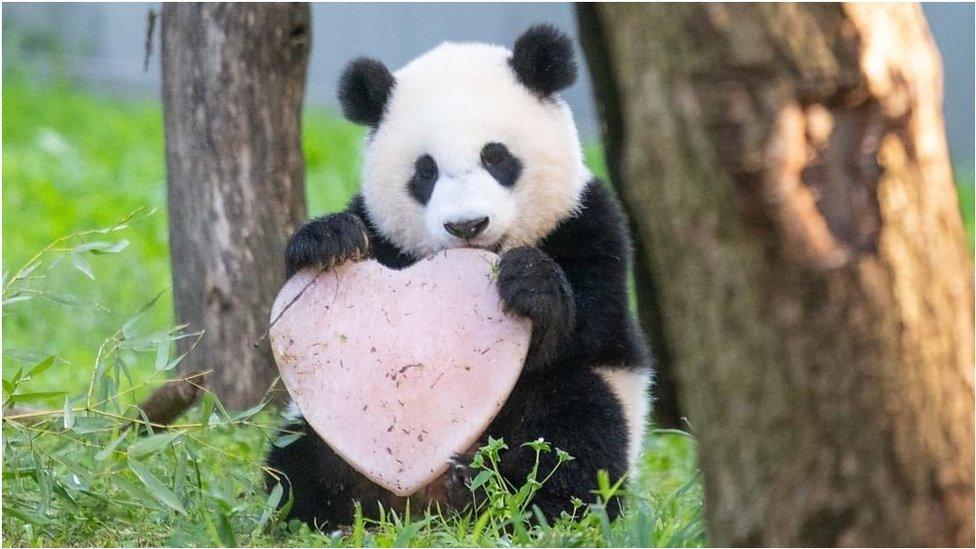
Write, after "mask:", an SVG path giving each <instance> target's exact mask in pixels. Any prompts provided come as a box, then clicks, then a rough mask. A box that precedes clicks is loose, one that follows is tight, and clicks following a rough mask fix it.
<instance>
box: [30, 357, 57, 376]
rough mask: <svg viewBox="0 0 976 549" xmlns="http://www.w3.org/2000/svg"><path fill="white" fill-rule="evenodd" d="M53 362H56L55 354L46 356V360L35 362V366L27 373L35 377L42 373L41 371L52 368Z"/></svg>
mask: <svg viewBox="0 0 976 549" xmlns="http://www.w3.org/2000/svg"><path fill="white" fill-rule="evenodd" d="M52 364H54V355H51V356H49V357H47V358H45V359H44V360H42V361H40V362H38V363H37V364H35V365H34V367H33V368H31V369H30V371H29V372H28V373H27V375H29V376H31V377H34V376H36V375H38V374H40V373H41V372H43V371H44V370H47V369H48V368H50V367H51V365H52Z"/></svg>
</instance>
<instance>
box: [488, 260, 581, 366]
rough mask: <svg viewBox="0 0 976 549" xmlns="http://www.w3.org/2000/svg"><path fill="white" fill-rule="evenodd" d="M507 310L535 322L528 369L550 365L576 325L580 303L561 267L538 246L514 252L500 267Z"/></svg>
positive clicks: (501, 291)
mask: <svg viewBox="0 0 976 549" xmlns="http://www.w3.org/2000/svg"><path fill="white" fill-rule="evenodd" d="M498 292H499V294H500V296H501V299H502V305H503V306H504V308H505V310H506V311H507V312H509V313H511V314H515V315H519V316H524V317H528V318H530V319H531V320H532V343H531V347H530V349H529V361H528V365H530V366H531V365H532V364H533V363H540V362H541V363H545V362H548V361H549V359H550V358H551V356H552V354H553V353H554V352H555V351H556V348H557V347H558V345H559V343H560V342H561V341H563V339H564V338H566V337H568V336H569V334H570V333H571V332H572V330H573V326H574V325H575V322H576V303H575V300H574V299H573V290H572V287H571V286H570V285H569V280H567V279H566V274H565V273H564V272H563V270H562V268H561V267H560V266H559V264H558V263H556V262H555V261H553V259H552V258H551V257H549V256H548V255H546V254H545V253H543V252H542V251H541V250H539V249H538V248H536V247H534V246H522V247H519V248H514V249H512V250H510V251H508V252H507V253H505V255H503V256H502V260H501V263H500V264H499V266H498Z"/></svg>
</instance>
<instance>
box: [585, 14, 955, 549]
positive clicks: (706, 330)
mask: <svg viewBox="0 0 976 549" xmlns="http://www.w3.org/2000/svg"><path fill="white" fill-rule="evenodd" d="M580 22H581V29H582V31H583V33H584V35H585V36H586V37H587V39H586V44H587V53H588V56H589V61H590V65H591V66H592V67H601V69H599V70H603V71H605V72H606V73H607V74H608V75H609V76H608V77H607V78H609V79H611V81H610V83H611V85H609V86H606V85H605V86H603V87H602V88H601V99H602V100H603V102H604V106H605V107H606V108H607V110H608V111H609V112H608V113H607V114H605V116H606V119H607V120H608V121H610V122H611V123H608V130H609V133H610V135H608V143H610V144H611V146H615V147H617V150H616V151H613V150H611V152H612V153H613V154H611V155H610V156H611V158H610V160H611V162H615V163H616V166H615V168H614V169H615V172H616V173H617V174H618V177H617V179H616V181H615V183H616V184H617V187H618V190H619V193H620V196H621V198H622V199H623V201H624V202H625V203H626V204H627V206H628V209H629V210H630V212H631V215H632V217H633V219H632V222H633V223H634V226H635V230H636V233H637V234H636V236H637V238H638V239H639V240H640V241H641V242H642V243H643V245H644V251H645V253H644V254H643V255H644V258H643V260H644V261H645V262H646V265H645V267H646V269H647V271H648V272H649V273H650V274H651V276H652V277H653V280H655V281H658V283H657V284H656V285H655V287H656V291H655V292H654V294H652V295H644V296H643V297H642V305H643V304H646V301H647V300H648V299H652V300H655V303H654V304H653V305H654V307H655V310H659V311H660V320H661V322H662V323H663V325H662V326H661V330H662V333H663V341H664V344H665V345H666V346H667V349H668V353H669V356H670V357H671V359H672V361H673V364H674V366H675V369H676V371H677V372H678V374H679V379H680V383H679V388H680V390H679V394H680V396H681V398H682V403H683V405H684V406H685V407H686V410H687V414H688V416H689V419H690V422H691V426H692V430H693V432H694V434H695V435H696V437H697V439H698V440H699V442H700V457H701V468H702V470H703V474H704V482H705V491H706V507H707V517H708V524H709V532H710V536H711V542H712V543H714V544H718V545H742V544H746V545H753V544H756V545H806V544H813V545H835V544H841V545H887V544H893V545H906V544H907V545H934V544H936V545H947V544H953V545H963V546H965V545H969V546H972V544H973V542H974V541H973V512H974V508H973V467H974V463H973V413H974V397H973V286H972V282H973V271H972V264H971V261H970V258H969V255H968V252H967V249H966V245H965V243H964V237H963V229H962V224H961V219H960V216H959V211H958V204H957V199H956V195H955V192H954V187H953V181H952V175H951V173H950V167H949V159H948V154H947V150H946V143H945V134H944V128H943V122H942V112H941V104H940V103H941V80H940V62H939V59H938V55H937V53H936V50H935V47H934V45H933V43H932V39H931V37H930V36H929V32H928V29H927V27H926V24H925V21H924V18H923V16H922V13H921V10H920V8H919V7H918V6H917V5H910V4H900V5H881V4H848V5H842V4H801V5H787V4H750V5H733V4H696V5H687V4H641V5H633V4H600V5H585V6H581V7H580ZM594 70H595V71H596V70H597V69H596V68H595V69H594ZM614 144H615V145H614Z"/></svg>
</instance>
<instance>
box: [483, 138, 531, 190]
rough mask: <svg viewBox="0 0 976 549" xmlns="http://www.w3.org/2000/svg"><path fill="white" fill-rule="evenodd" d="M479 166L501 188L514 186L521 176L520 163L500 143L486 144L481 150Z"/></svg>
mask: <svg viewBox="0 0 976 549" xmlns="http://www.w3.org/2000/svg"><path fill="white" fill-rule="evenodd" d="M481 165H482V166H484V168H485V170H486V171H487V172H488V173H490V174H491V176H492V177H494V178H495V180H496V181H498V183H499V184H500V185H502V186H503V187H511V186H512V185H514V184H515V181H516V180H518V178H519V175H521V174H522V163H521V162H519V159H518V158H516V157H515V156H514V155H512V153H510V152H509V151H508V147H506V146H505V145H502V144H501V143H488V144H487V145H485V146H484V147H483V148H482V149H481Z"/></svg>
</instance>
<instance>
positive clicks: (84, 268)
mask: <svg viewBox="0 0 976 549" xmlns="http://www.w3.org/2000/svg"><path fill="white" fill-rule="evenodd" d="M71 264H72V265H74V267H75V269H78V270H79V271H81V272H83V273H85V276H87V277H88V278H90V279H92V280H95V273H93V272H92V268H91V265H89V264H88V262H87V261H85V260H84V259H82V258H81V255H79V254H76V253H74V252H72V253H71Z"/></svg>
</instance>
